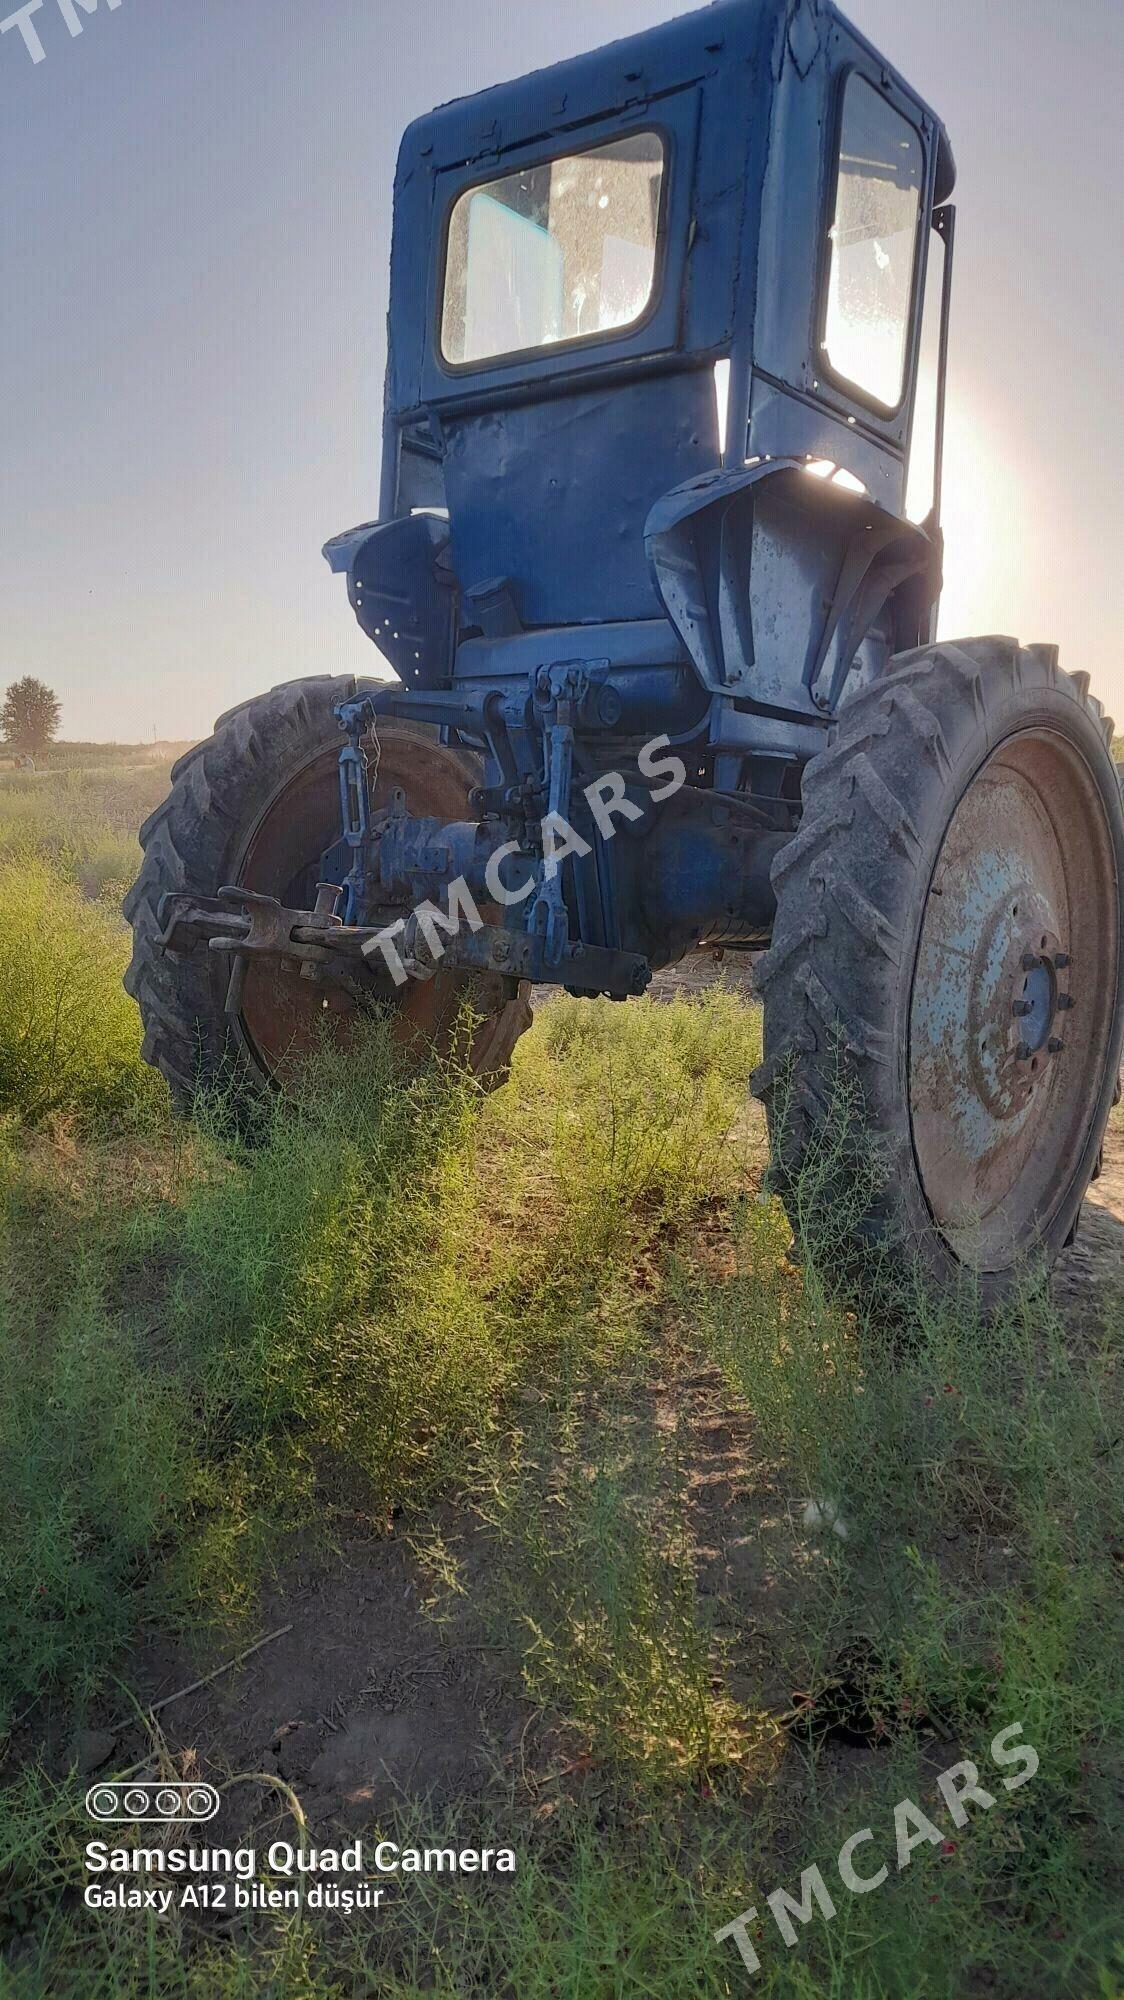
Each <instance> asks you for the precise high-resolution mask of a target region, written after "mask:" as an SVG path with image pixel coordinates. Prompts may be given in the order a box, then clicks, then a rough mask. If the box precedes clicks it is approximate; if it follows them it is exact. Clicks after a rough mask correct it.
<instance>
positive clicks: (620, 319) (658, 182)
mask: <svg viewBox="0 0 1124 2000" xmlns="http://www.w3.org/2000/svg"><path fill="white" fill-rule="evenodd" d="M663 177H664V147H663V141H662V139H660V137H659V136H658V134H657V133H655V132H641V133H638V134H637V135H636V136H635V137H631V138H628V139H615V140H613V141H612V143H611V144H610V145H607V146H597V147H594V148H593V149H592V150H591V151H589V152H586V153H571V154H567V155H566V156H564V157H563V158H562V159H558V160H550V161H548V162H547V163H546V165H544V166H539V167H528V168H525V169H524V170H523V171H522V172H520V173H514V174H506V175H505V176H504V177H503V179H502V180H495V181H488V182H487V183H485V185H483V186H482V187H474V188H469V189H468V190H467V191H466V192H465V193H464V194H462V195H461V196H460V197H459V199H458V201H457V202H456V203H455V205H454V208H453V212H452V215H451V217H450V220H449V247H448V253H447V258H446V267H445V299H444V308H443V312H442V321H441V352H442V354H443V355H444V357H445V360H446V361H450V362H453V363H454V364H456V365H459V366H463V365H464V364H466V363H469V362H474V361H488V360H493V359H495V358H496V357H497V356H499V355H504V354H519V353H522V352H525V351H526V350H527V349H529V348H536V347H551V346H553V345H555V344H556V343H557V342H558V341H562V340H594V339H596V338H597V336H598V335H599V334H604V333H609V332H611V331H613V330H614V329H617V328H620V327H626V326H632V325H633V324H634V323H635V321H637V320H638V319H640V318H642V316H643V314H644V312H645V310H646V308H647V306H648V305H649V303H650V301H651V297H652V290H653V286H654V284H655V276H656V245H657V237H658V232H659V217H660V198H661V193H662V188H663Z"/></svg>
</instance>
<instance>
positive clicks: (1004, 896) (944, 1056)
mask: <svg viewBox="0 0 1124 2000" xmlns="http://www.w3.org/2000/svg"><path fill="white" fill-rule="evenodd" d="M1119 925H1120V907H1119V890H1118V885H1117V879H1116V867H1115V859H1114V852H1113V844H1112V833H1111V826H1110V822H1109V818H1108V814H1107V811H1106V808H1105V804H1104V800H1103V798H1102V796H1101V793H1100V790H1099V788H1098V785H1097V781H1096V779H1095V777H1094V775H1093V773H1092V772H1091V770H1090V769H1089V766H1088V765H1087V763H1086V762H1085V760H1084V758H1083V757H1082V756H1081V755H1080V753H1079V752H1078V751H1077V750H1076V748H1075V747H1074V746H1073V745H1072V744H1070V743H1069V742H1067V741H1066V739H1065V738H1063V737H1061V736H1060V735H1058V734H1056V733H1055V732H1054V731H1051V730H1046V729H1041V730H1026V731H1023V732H1021V733H1020V734H1018V735H1016V736H1012V737H1010V738H1009V739H1008V740H1007V741H1006V742H1005V743H1003V744H1001V745H1000V747H999V748H998V749H997V750H996V751H994V752H993V754H992V756H991V757H990V758H989V759H988V761H987V762H986V763H985V764H984V765H983V766H982V768H981V769H980V771H978V772H977V774H976V776H975V777H974V778H973V780H972V781H971V783H970V784H969V786H968V788H967V790H966V791H965V792H964V794H963V796H962V797H961V800H960V802H959V804H958V806H957V808H956V811H955V812H954V814H953V817H952V819H951V821H950V823H949V827H948V831H947V833H946V836H945V839H944V843H943V845H942V849H941V853H940V857H939V859H938V862H937V865H936V868H935V870H934V872H933V876H932V880H931V883H930V890H929V895H928V898H927V902H926V907H925V914H924V918H923V922H922V927H921V935H920V940H919V945H918V952H917V958H916V962H915V968H914V979H913V992H912V999H911V1009H910V1032H909V1098H910V1117H911V1125H912V1132H913V1144H914V1152H915V1156H916V1160H917V1165H918V1169H919V1172H920V1176H921V1181H922V1185H923V1187H924V1190H925V1197H926V1200H927V1202H928V1205H929V1209H930V1212H931V1214H932V1216H933V1220H934V1222H935V1223H936V1225H937V1227H938V1229H939V1230H940V1231H941V1234H942V1235H943V1236H944V1238H945V1240H946V1242H947V1243H948V1244H949V1246H950V1247H951V1249H952V1250H953V1252H954V1253H955V1255H956V1256H957V1257H958V1258H959V1259H960V1261H961V1262H962V1263H964V1264H967V1265H969V1266H971V1267H972V1268H973V1269H976V1270H978V1271H982V1272H987V1271H999V1270H1005V1269H1009V1268H1010V1266H1011V1265H1012V1264H1014V1263H1016V1262H1017V1261H1018V1260H1019V1259H1020V1258H1021V1257H1024V1256H1026V1255H1028V1254H1029V1253H1031V1252H1032V1251H1033V1249H1034V1247H1035V1245H1036V1243H1037V1242H1038V1241H1039V1240H1040V1238H1041V1237H1042V1236H1043V1235H1044V1233H1045V1232H1046V1231H1047V1230H1048V1228H1049V1226H1050V1224H1051V1222H1052V1220H1053V1219H1054V1217H1055V1216H1056V1215H1057V1213H1058V1211H1059V1209H1060V1207H1061V1206H1062V1204H1063V1203H1064V1201H1065V1199H1066V1197H1067V1195H1068V1194H1069V1193H1070V1192H1071V1190H1072V1187H1073V1183H1074V1177H1075V1175H1076V1174H1077V1173H1078V1171H1079V1169H1080V1164H1081V1158H1082V1154H1083V1152H1084V1150H1085V1147H1086V1144H1087V1141H1088V1138H1089V1134H1090V1130H1091V1128H1092V1124H1093V1120H1094V1118H1095V1116H1096V1112H1097V1108H1098V1105H1099V1103H1100V1099H1101V1096H1102V1092H1103V1087H1104V1079H1105V1066H1106V1061H1107V1055H1108V1049H1109V1044H1110V1040H1111V1033H1112V1021H1113V1014H1114V1009H1115V1001H1116V979H1117V966H1118V955H1119Z"/></svg>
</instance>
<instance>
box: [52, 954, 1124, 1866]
mask: <svg viewBox="0 0 1124 2000" xmlns="http://www.w3.org/2000/svg"><path fill="white" fill-rule="evenodd" d="M713 976H714V973H713V968H709V969H708V968H707V967H706V966H705V964H704V965H703V966H702V967H699V968H697V969H696V971H695V973H694V976H693V982H692V981H690V980H688V979H686V978H685V976H684V975H683V974H682V973H680V974H678V975H675V976H673V977H671V978H669V979H668V978H665V979H663V980H661V981H660V982H659V987H658V989H657V990H660V991H678V992H682V991H683V990H684V986H685V985H688V986H689V985H690V984H691V983H695V984H702V983H706V980H707V978H712V977H713ZM735 976H737V968H736V967H735ZM740 976H741V978H742V979H743V980H744V979H745V978H746V976H747V973H746V970H744V969H743V970H742V972H741V974H740ZM1053 1282H1054V1292H1055V1296H1056V1298H1057V1299H1058V1300H1059V1302H1060V1303H1061V1305H1062V1308H1063V1311H1064V1313H1065V1315H1066V1317H1067V1319H1068V1320H1069V1321H1070V1323H1071V1324H1072V1325H1073V1328H1074V1332H1075V1334H1076V1335H1077V1336H1078V1337H1080V1336H1081V1329H1082V1328H1083V1326H1084V1325H1085V1324H1086V1323H1088V1322H1090V1321H1091V1319H1092V1318H1095V1317H1096V1316H1098V1315H1103V1301H1104V1300H1105V1299H1106V1298H1107V1297H1110V1296H1112V1294H1113V1291H1114V1290H1115V1291H1116V1293H1117V1295H1119V1293H1120V1288H1121V1287H1122V1286H1124V1113H1122V1112H1121V1111H1117V1112H1116V1113H1114V1117H1113V1125H1112V1131H1111V1134H1110V1143H1109V1146H1108V1148H1107V1150H1106V1159H1105V1167H1104V1172H1103V1175H1102V1177H1101V1178H1100V1180H1099V1181H1098V1182H1097V1183H1096V1184H1095V1186H1094V1188H1093V1189H1092V1191H1091V1193H1090V1197H1089V1200H1088V1202H1087V1204H1086V1208H1085V1213H1084V1218H1083V1222H1082V1226H1081V1229H1080V1231H1079V1234H1078V1237H1077V1241H1076V1243H1075V1245H1074V1246H1073V1248H1072V1249H1071V1250H1070V1251H1068V1252H1067V1253H1066V1254H1065V1256H1064V1257H1063V1258H1062V1260H1061V1262H1060V1264H1059V1266H1058V1268H1057V1271H1056V1274H1055V1277H1054V1281H1053ZM649 1393H650V1395H651V1398H652V1400H653V1411H654V1417H653V1420H654V1421H659V1411H660V1407H661V1406H662V1407H663V1408H664V1409H665V1410H666V1409H668V1408H670V1407H671V1406H672V1405H674V1406H675V1408H676V1409H677V1411H678V1421H679V1422H680V1424H685V1430H686V1438H687V1444H686V1453H687V1465H686V1471H687V1477H688V1482H689V1488H690V1492H691V1496H692V1512H693V1522H694V1530H695V1548H696V1577H697V1587H698V1590H699V1592H700V1594H702V1595H704V1596H707V1597H709V1598H711V1599H712V1600H714V1602H713V1603H712V1605H711V1606H710V1610H711V1612H712V1614H713V1615H714V1617H715V1622H716V1626H717V1629H718V1630H719V1631H720V1632H722V1633H724V1634H725V1635H726V1636H727V1637H728V1639H729V1640H730V1642H731V1649H730V1650H731V1674H732V1678H731V1687H730V1691H731V1693H732V1694H733V1695H734V1696H735V1697H737V1696H739V1695H744V1696H748V1695H750V1694H751V1692H753V1691H755V1698H756V1700H757V1701H760V1700H761V1699H762V1698H764V1700H765V1701H766V1702H767V1703H768V1704H769V1705H770V1706H773V1705H774V1704H775V1705H776V1706H777V1707H778V1708H783V1707H784V1706H785V1703H786V1700H787V1696H788V1693H789V1691H788V1690H786V1689H784V1688H783V1687H782V1686H779V1685H778V1686H776V1687H773V1686H771V1685H770V1678H771V1675H770V1658H771V1653H770V1646H769V1603H768V1588H769V1584H768V1579H767V1576H766V1574H765V1570H764V1567H763V1564H764V1557H763V1554H762V1546H763V1545H762V1534H763V1531H764V1532H765V1533H766V1534H767V1532H768V1529H769V1521H768V1511H769V1510H768V1505H767V1497H768V1481H767V1479H763V1478H762V1469H761V1466H760V1464H759V1463H758V1462H756V1455H755V1449H754V1439H753V1426H752V1419H751V1418H750V1417H748V1416H747V1414H746V1412H745V1411H744V1409H742V1408H740V1407H734V1406H733V1404H732V1401H731V1398H730V1396H729V1393H728V1391H727V1390H726V1388H725V1385H724V1383H723V1381H722V1378H721V1376H720V1375H719V1373H718V1371H717V1370H716V1369H713V1368H701V1369H700V1368H699V1367H698V1365H697V1364H695V1363H692V1364H689V1365H688V1364H686V1363H685V1364H684V1365H683V1367H682V1370H681V1372H680V1374H679V1375H678V1376H675V1375H674V1373H673V1374H672V1378H671V1379H665V1380H662V1381H661V1382H659V1383H656V1384H653V1385H651V1388H650V1391H649ZM763 1496H764V1497H763ZM782 1525H783V1524H782ZM421 1526H424V1528H425V1531H426V1533H427V1534H431V1533H432V1532H433V1531H434V1530H436V1531H437V1532H438V1533H439V1534H440V1535H441V1537H442V1538H443V1539H444V1541H445V1542H446V1543H447V1544H448V1545H449V1546H450V1547H455V1549H456V1553H457V1557H458V1562H459V1565H460V1570H461V1576H462V1580H463V1581H464V1583H465V1584H466V1586H467V1588H466V1594H465V1595H464V1596H463V1597H461V1598H459V1599H457V1600H456V1603H457V1604H458V1605H459V1607H460V1608H459V1610H457V1612H456V1614H455V1616H454V1617H453V1618H452V1621H451V1622H447V1623H444V1624H442V1625H441V1626H440V1627H435V1625H434V1622H433V1620H432V1617H431V1616H430V1615H428V1614H427V1611H426V1609H425V1601H426V1598H427V1596H428V1595H429V1585H428V1582H427V1578H426V1575H425V1573H424V1571H423V1568H422V1565H421V1563H420V1562H419V1560H418V1558H417V1557H416V1556H415V1554H414V1553H413V1552H412V1549H411V1547H410V1535H411V1532H412V1531H416V1530H417V1529H418V1528H419V1527H421ZM490 1560H492V1551H491V1548H490V1545H489V1538H488V1534H487V1531H486V1530H485V1529H483V1528H482V1527H481V1525H480V1524H479V1522H478V1521H477V1520H476V1517H475V1516H474V1515H473V1514H472V1513H471V1512H470V1511H468V1510H467V1509H465V1508H464V1507H461V1506H458V1505H457V1504H456V1503H450V1504H447V1505H445V1506H443V1507H440V1508H438V1509H437V1510H436V1512H430V1513H429V1514H428V1515H427V1516H426V1519H425V1522H424V1524H422V1523H418V1522H410V1521H408V1520H396V1521H394V1522H392V1523H391V1524H390V1527H389V1531H388V1533H387V1535H386V1537H385V1538H384V1539H380V1540H372V1539H371V1537H370V1533H369V1530H365V1531H363V1532H356V1534H355V1535H354V1537H353V1538H351V1539H347V1538H345V1539H343V1540H342V1541H341V1542H339V1543H338V1544H337V1546H336V1548H335V1549H334V1550H333V1551H331V1552H329V1553H325V1552H324V1550H323V1546H322V1544H321V1546H320V1547H319V1549H318V1550H317V1551H316V1552H315V1553H312V1537H311V1536H310V1538H309V1553H308V1555H307V1556H302V1555H301V1554H300V1553H298V1554H297V1555H296V1556H294V1557H292V1558H291V1559H290V1560H289V1561H288V1563H287V1566H286V1568H285V1570H284V1572H283V1574H282V1575H281V1576H280V1578H279V1579H278V1580H277V1582H276V1584H275V1586H274V1588H273V1589H272V1591H271V1592H270V1593H269V1595H268V1597H267V1599H266V1601H265V1603H264V1604H263V1605H262V1607H261V1616H260V1622H259V1624H258V1627H257V1629H258V1631H259V1632H260V1633H262V1634H266V1635H269V1634H275V1633H280V1635H281V1636H278V1637H273V1638H271V1639H270V1640H269V1642H268V1643H266V1644H264V1645H262V1646H261V1647H260V1648H259V1649H258V1650H256V1651H255V1652H253V1653H252V1654H250V1655H249V1656H248V1657H247V1658H245V1660H244V1661H242V1663H241V1664H237V1665H235V1666H234V1667H233V1668H231V1669H230V1670H227V1671H224V1672H221V1673H220V1674H219V1675H218V1677H217V1678H215V1679H213V1680H211V1681H210V1682H209V1683H208V1684H207V1685H206V1686H204V1687H202V1688H200V1689H197V1691H195V1692H194V1693H190V1694H187V1695H184V1696H182V1697H181V1698H178V1699H176V1700H174V1701H172V1702H171V1703H170V1704H169V1706H168V1707H167V1708H165V1709H163V1710H162V1711H161V1712H160V1714H159V1721H160V1724H161V1727H162V1729H163V1731H164V1732H165V1736H166V1740H167V1746H168V1751H169V1753H170V1755H171V1757H172V1759H173V1761H174V1762H175V1764H176V1765H177V1766H178V1767H179V1768H180V1770H181V1771H182V1772H183V1773H184V1774H185V1775H197V1776H200V1777H206V1778H208V1779H210V1780H212V1781H214V1782H215V1783H217V1784H218V1786H219V1788H220V1790H221V1791H223V1794H224V1813H223V1818H222V1820H221V1821H220V1822H219V1823H218V1824H217V1825H216V1826H215V1827H214V1828H212V1829H209V1830H208V1831H209V1833H213V1834H214V1836H215V1837H216V1838H222V1839H224V1840H225V1839H241V1838H246V1837H248V1836H249V1835H250V1833H251V1830H253V1832H254V1835H255V1837H256V1838H257V1839H258V1840H259V1842H260V1840H261V1838H262V1835H263V1834H266V1837H267V1838H278V1837H285V1838H288V1837H289V1831H288V1828H287V1826H286V1824H285V1822H286V1820H287V1818H288V1812H289V1808H288V1806H287V1804H286V1803H285V1800H284V1797H283V1795H282V1792H281V1790H280V1788H279V1787H278V1785H277V1784H276V1783H271V1782H270V1780H271V1779H272V1780H277V1779H280V1780H282V1781H284V1783H285V1785H287V1786H291V1787H292V1788H293V1790H294V1791H295V1792H296V1793H297V1794H298V1796H299V1798H300V1801H301V1804H302V1807H303V1809H304V1812H305V1814H306V1816H307V1820H308V1824H309V1828H310V1832H311V1835H312V1836H313V1837H314V1838H315V1839H316V1840H317V1841H320V1842H326V1843H329V1844H332V1843H333V1840H334V1838H338V1839H342V1838H344V1837H345V1836H346V1837H354V1834H355V1832H356V1831H357V1830H358V1829H359V1828H360V1827H361V1826H369V1825H370V1824H371V1823H372V1821H374V1820H377V1819H378V1817H379V1815H380V1813H381V1812H383V1811H385V1809H386V1808H387V1807H388V1806H389V1805H390V1804H391V1802H392V1801H394V1800H395V1799H399V1798H423V1797H424V1798H426V1799H427V1800H428V1801H429V1804H430V1809H431V1811H433V1812H436V1811H437V1810H438V1809H439V1808H440V1805H441V1803H442V1801H443V1800H445V1799H448V1798H451V1797H453V1796H456V1797H457V1798H459V1799H464V1798H465V1797H466V1796H469V1797H471V1795H472V1794H473V1792H474V1791H475V1790H476V1789H477V1788H483V1786H484V1785H485V1783H488V1782H491V1783H493V1784H494V1780H495V1774H496V1772H497V1771H499V1772H502V1773H503V1775H504V1777H505V1778H506V1780H507V1782H508V1783H509V1785H510V1786H511V1787H512V1789H513V1790H514V1791H515V1793H516V1794H518V1792H519V1789H520V1787H522V1786H530V1787H532V1788H533V1786H534V1784H535V1770H536V1767H537V1768H538V1769H539V1770H540V1771H541V1769H542V1760H543V1757H544V1756H545V1755H547V1754H548V1752H549V1750H550V1749H551V1748H552V1747H554V1748H556V1747H557V1746H556V1745H554V1746H552V1745H551V1744H549V1743H548V1742H547V1741H545V1740H544V1738H545V1737H547V1736H549V1733H550V1724H549V1721H548V1720H547V1719H544V1718H543V1717H542V1716H541V1714H538V1713H536V1712H534V1711H533V1710H532V1709H531V1708H530V1706H529V1705H528V1703H527V1701H526V1700H525V1698H524V1696H523V1693H522V1690H521V1684H520V1678H519V1662H518V1660H517V1658H516V1657H515V1655H514V1654H513V1653H511V1652H507V1651H505V1650H504V1649H503V1648H497V1647H496V1646H495V1644H494V1634H493V1633H492V1632H490V1631H489V1630H488V1629H487V1628H486V1627H485V1625H484V1623H483V1621H482V1618H481V1616H480V1614H479V1612H478V1610H477V1608H476V1606H477V1604H478V1603H479V1602H481V1601H483V1599H484V1597H485V1596H486V1590H485V1587H484V1586H485V1585H486V1581H487V1574H488V1565H489V1562H490ZM283 1628H284V1629H283ZM223 1658H229V1653H227V1654H226V1655H225V1656H224V1655H219V1656H218V1658H217V1659H216V1660H215V1661H212V1662H207V1661H204V1662H203V1663H202V1665H201V1664H200V1661H199V1658H198V1654H197V1653H193V1652H192V1651H191V1650H190V1649H189V1648H188V1647H187V1645H186V1644H185V1645H183V1646H182V1647H177V1646H174V1645H173V1646H171V1647H169V1645H168V1642H167V1640H166V1638H159V1639H158V1638H157V1637H156V1636H155V1635H153V1638H152V1640H151V1642H150V1643H149V1644H148V1645H146V1646H142V1647H141V1648H140V1649H139V1650H138V1651H137V1652H136V1653H135V1654H134V1657H133V1658H132V1660H131V1661H130V1662H129V1663H128V1664H127V1667H126V1668H125V1670H124V1674H123V1679H124V1681H125V1683H126V1684H127V1685H128V1686H129V1687H130V1688H131V1689H132V1690H133V1692H134V1694H135V1696H136V1698H137V1700H138V1702H140V1703H142V1704H146V1705H147V1704H150V1703H157V1704H158V1703H159V1702H160V1701H161V1700H163V1699H164V1698H165V1697H167V1696H168V1695H170V1694H173V1693H174V1692H175V1691H176V1690H178V1689H180V1688H183V1687H185V1686H187V1684H189V1683H191V1682H193V1681H195V1680H196V1679H197V1677H198V1676H199V1675H200V1674H201V1673H205V1672H207V1671H208V1668H209V1666H211V1665H215V1664H218V1662H219V1660H220V1659H223ZM111 1720H112V1718H110V1717H109V1716H108V1715H107V1714H106V1713H103V1714H102V1715H101V1716H95V1717H94V1718H93V1722H94V1724H95V1725H98V1726H97V1727H95V1728H94V1729H93V1730H89V1731H87V1732H85V1733H84V1735H83V1737H82V1738H81V1739H79V1746H78V1747H79V1750H80V1753H81V1756H82V1760H83V1764H84V1767H85V1769H86V1770H88V1771H90V1772H91V1773H92V1772H93V1771H94V1770H95V1769H97V1768H104V1769H106V1770H109V1769H121V1768H122V1767H123V1766H124V1765H126V1764H130V1763H132V1762H133V1761H134V1760H135V1759H139V1758H141V1757H143V1756H144V1754H145V1750H146V1740H145V1737H144V1735H143V1733H142V1732H141V1731H140V1730H139V1729H138V1728H135V1727H130V1728H126V1729H122V1730H120V1731H113V1730H105V1729H103V1728H102V1727H101V1726H100V1725H104V1724H105V1723H106V1722H107V1721H111ZM16 1747H17V1746H15V1745H13V1748H16ZM73 1753H74V1743H73V1739H72V1738H67V1739H66V1740H65V1741H63V1740H62V1739H61V1738H60V1741H59V1744H58V1746H57V1752H56V1754H57V1756H58V1759H59V1761H60V1765H61V1764H65V1763H66V1762H67V1761H69V1759H70V1757H71V1756H72V1755H73ZM252 1774H258V1776H259V1778H260V1779H261V1782H257V1783H247V1784H243V1785H240V1786H235V1787H231V1785H230V1780H231V1779H232V1778H234V1777H236V1776H239V1777H241V1776H248V1775H252ZM267 1829H273V1831H271V1832H269V1833H267Z"/></svg>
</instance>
